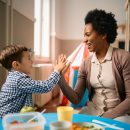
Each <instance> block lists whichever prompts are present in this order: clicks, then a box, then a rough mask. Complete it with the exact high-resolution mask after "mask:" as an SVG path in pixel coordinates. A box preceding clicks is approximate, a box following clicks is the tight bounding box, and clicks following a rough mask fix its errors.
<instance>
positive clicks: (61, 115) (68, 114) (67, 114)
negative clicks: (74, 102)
mask: <svg viewBox="0 0 130 130" xmlns="http://www.w3.org/2000/svg"><path fill="white" fill-rule="evenodd" d="M73 110H74V109H73V107H69V106H59V107H57V115H58V121H69V122H72V117H73Z"/></svg>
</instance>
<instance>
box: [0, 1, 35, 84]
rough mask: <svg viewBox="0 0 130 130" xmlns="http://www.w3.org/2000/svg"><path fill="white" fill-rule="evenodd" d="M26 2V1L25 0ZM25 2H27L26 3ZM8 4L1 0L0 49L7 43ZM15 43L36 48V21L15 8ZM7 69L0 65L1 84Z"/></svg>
mask: <svg viewBox="0 0 130 130" xmlns="http://www.w3.org/2000/svg"><path fill="white" fill-rule="evenodd" d="M24 2H25V1H24ZM24 4H25V3H24ZM8 18H9V25H8V26H9V32H10V8H9V17H8ZM6 36H7V35H6V4H5V2H2V1H1V0H0V50H2V48H3V47H4V46H5V45H6ZM8 38H9V44H10V35H9V37H8ZM13 43H15V44H22V45H26V46H27V47H29V48H32V49H33V48H34V21H32V20H30V19H29V18H27V17H26V15H22V14H21V13H19V12H18V11H16V10H15V9H14V10H13ZM5 78H6V71H5V69H4V68H3V67H1V66H0V86H1V85H2V84H3V83H4V81H5Z"/></svg>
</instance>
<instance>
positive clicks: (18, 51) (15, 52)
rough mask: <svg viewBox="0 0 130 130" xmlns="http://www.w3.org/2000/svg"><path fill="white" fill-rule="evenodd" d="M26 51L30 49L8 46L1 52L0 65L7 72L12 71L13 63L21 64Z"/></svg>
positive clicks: (20, 46)
mask: <svg viewBox="0 0 130 130" xmlns="http://www.w3.org/2000/svg"><path fill="white" fill-rule="evenodd" d="M24 51H30V49H28V48H27V47H25V46H22V45H8V46H6V47H5V48H4V49H3V50H2V51H1V52H0V63H1V64H2V66H3V67H5V68H6V69H7V70H11V69H12V62H13V61H19V62H21V60H22V54H23V52H24Z"/></svg>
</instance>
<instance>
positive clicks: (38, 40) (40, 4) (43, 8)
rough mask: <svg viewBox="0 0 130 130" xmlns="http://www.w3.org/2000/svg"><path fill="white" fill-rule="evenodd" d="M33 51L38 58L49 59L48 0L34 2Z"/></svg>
mask: <svg viewBox="0 0 130 130" xmlns="http://www.w3.org/2000/svg"><path fill="white" fill-rule="evenodd" d="M34 5H35V7H34V10H35V12H34V16H35V24H34V51H35V55H36V56H39V57H48V58H49V57H50V52H49V50H50V0H35V4H34Z"/></svg>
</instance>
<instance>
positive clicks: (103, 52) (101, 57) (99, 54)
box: [96, 44, 110, 63]
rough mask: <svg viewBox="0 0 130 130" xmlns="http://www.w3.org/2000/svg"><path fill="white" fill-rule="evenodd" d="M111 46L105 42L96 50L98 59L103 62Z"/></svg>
mask: <svg viewBox="0 0 130 130" xmlns="http://www.w3.org/2000/svg"><path fill="white" fill-rule="evenodd" d="M109 46H110V45H109V44H105V45H104V46H103V47H102V48H101V49H100V50H99V51H98V52H96V56H97V59H98V60H99V62H100V63H102V62H103V60H104V58H105V56H106V54H107V51H108V48H109Z"/></svg>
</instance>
